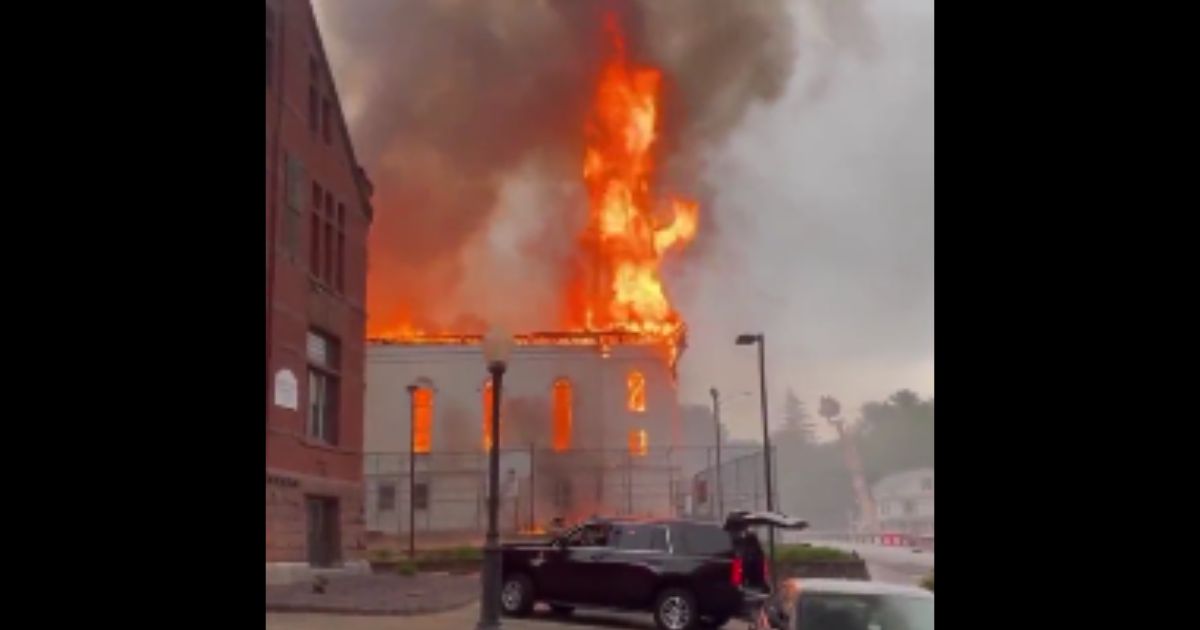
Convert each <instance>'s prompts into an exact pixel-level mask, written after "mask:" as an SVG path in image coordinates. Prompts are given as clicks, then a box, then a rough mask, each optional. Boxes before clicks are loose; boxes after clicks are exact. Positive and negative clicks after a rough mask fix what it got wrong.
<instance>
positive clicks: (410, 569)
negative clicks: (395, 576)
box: [396, 560, 417, 576]
mask: <svg viewBox="0 0 1200 630" xmlns="http://www.w3.org/2000/svg"><path fill="white" fill-rule="evenodd" d="M396 573H399V574H400V575H404V576H413V575H416V574H417V563H415V562H413V561H412V560H401V561H400V562H397V563H396Z"/></svg>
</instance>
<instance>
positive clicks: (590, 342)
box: [363, 15, 699, 536]
mask: <svg viewBox="0 0 1200 630" xmlns="http://www.w3.org/2000/svg"><path fill="white" fill-rule="evenodd" d="M602 31H603V34H604V35H605V37H606V38H607V40H608V42H609V45H608V47H607V56H606V58H605V60H604V62H603V63H601V64H599V65H598V66H597V72H596V79H595V84H594V86H593V93H592V98H591V103H590V105H589V107H588V112H587V117H586V123H585V124H584V125H583V128H582V130H581V131H582V134H581V137H582V139H583V142H582V144H581V147H580V148H581V149H582V152H581V154H580V155H579V164H578V168H579V171H580V172H581V175H582V189H583V190H586V193H587V204H586V206H587V220H586V224H585V225H584V224H583V222H581V228H580V230H579V232H578V233H577V234H576V237H575V238H574V250H573V253H574V259H573V260H572V261H571V264H570V265H569V270H570V271H569V273H568V274H565V275H569V276H570V277H569V278H564V280H563V281H564V283H565V284H564V286H561V287H557V288H556V291H558V294H559V295H560V296H561V302H562V309H561V310H562V311H563V314H562V316H561V318H560V321H559V322H558V323H557V324H556V325H555V326H556V327H555V328H552V329H551V330H550V331H545V330H546V327H545V326H541V325H539V326H536V327H535V326H533V325H530V326H528V327H527V328H526V329H521V328H519V327H517V333H518V334H517V335H516V336H515V337H514V341H515V347H514V351H513V355H512V357H511V359H510V360H509V362H508V368H507V371H506V373H505V377H504V383H503V388H502V392H501V397H502V404H501V412H500V444H499V445H498V446H499V449H500V451H501V467H500V474H501V479H500V484H501V488H502V492H503V495H502V496H501V523H500V524H501V527H502V528H503V529H505V530H508V531H513V530H517V529H537V528H539V527H545V526H546V525H547V524H549V523H550V522H551V521H552V520H553V519H555V518H562V519H564V520H567V521H570V520H574V519H578V518H581V517H586V516H588V515H591V514H594V513H598V514H628V515H657V516H665V515H671V514H676V513H678V512H679V511H680V510H681V509H682V506H683V504H684V501H683V498H684V496H685V495H686V493H687V490H688V485H687V484H686V483H685V482H684V481H683V475H682V474H681V471H680V466H679V461H680V459H681V457H680V455H681V453H680V452H679V451H678V450H677V449H678V448H679V439H680V434H681V432H680V428H681V427H680V408H679V401H678V398H677V387H676V386H677V384H676V365H677V362H678V360H679V357H680V355H681V352H682V350H683V348H684V345H685V331H686V326H685V325H684V322H683V320H682V318H681V316H680V315H679V313H678V312H677V311H676V310H675V309H674V308H673V306H672V305H671V303H670V300H669V299H668V297H667V292H666V290H665V287H664V285H663V282H662V272H661V264H662V262H663V260H664V258H665V257H667V256H668V255H670V254H672V253H673V252H677V251H678V250H680V249H682V248H683V247H684V246H686V245H687V244H688V243H689V242H691V241H692V240H693V238H694V237H695V235H696V232H697V229H698V227H699V225H698V224H699V204H698V203H696V202H695V201H692V200H690V199H686V198H683V197H678V196H674V195H672V194H668V193H665V192H663V189H662V188H660V187H658V186H656V183H655V181H654V179H655V175H656V159H658V158H659V157H660V156H658V155H657V153H658V152H659V148H658V146H657V144H658V143H657V140H658V139H659V138H658V136H659V134H660V131H661V129H660V127H661V122H662V121H661V120H660V118H661V116H660V114H661V112H662V111H663V109H662V103H661V98H662V94H661V91H662V83H663V75H662V71H661V70H659V69H658V68H656V67H653V66H650V65H646V64H642V63H638V62H635V61H633V60H631V59H630V57H629V53H628V52H627V51H626V47H625V42H624V39H623V35H622V31H621V27H620V25H619V23H618V21H617V20H616V19H614V18H613V16H611V15H610V16H608V18H606V19H605V20H604V21H603V29H602ZM581 205H582V204H581ZM558 289H561V290H560V291H559V290H558ZM415 315H421V314H420V313H416V314H415ZM389 316H392V314H390V313H387V314H384V315H382V316H377V315H376V314H375V313H373V314H372V318H374V322H375V323H374V324H371V326H370V328H371V334H370V335H369V337H370V339H369V341H368V347H367V353H366V381H367V384H366V394H365V428H364V448H363V450H364V478H365V484H366V488H365V497H366V499H365V503H366V510H365V511H366V515H365V516H366V526H367V529H368V531H374V532H380V533H385V534H396V535H399V534H404V533H407V532H410V531H416V532H417V533H418V534H419V535H421V536H427V535H429V534H434V533H446V534H450V535H454V534H464V533H480V532H482V531H483V529H484V526H485V523H486V481H487V477H486V475H487V472H486V471H487V465H486V464H487V457H486V454H487V452H488V449H489V448H490V447H491V446H492V445H491V444H489V442H488V440H489V438H488V436H489V435H490V433H489V430H490V429H489V428H490V423H491V418H490V410H491V406H492V403H491V401H492V395H493V390H492V386H491V383H490V380H489V374H488V372H487V370H486V367H485V362H484V358H483V353H482V350H481V347H480V342H481V338H482V333H483V332H484V329H486V327H487V326H486V325H477V326H473V327H472V326H458V327H455V326H449V327H446V326H429V325H417V324H416V323H414V322H412V321H384V322H382V323H380V317H382V318H385V319H386V318H387V317H389ZM393 319H394V317H393ZM414 319H418V318H416V317H414ZM480 319H482V320H487V319H488V318H487V317H486V313H483V314H482V316H481V317H480ZM537 330H541V331H544V332H534V331H537ZM434 331H436V332H434Z"/></svg>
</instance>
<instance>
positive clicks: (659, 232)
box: [369, 15, 699, 367]
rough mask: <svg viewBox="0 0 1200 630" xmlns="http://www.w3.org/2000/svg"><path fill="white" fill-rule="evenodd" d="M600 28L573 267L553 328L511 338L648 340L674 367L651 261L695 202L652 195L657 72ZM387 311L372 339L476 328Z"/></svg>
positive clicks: (682, 235)
mask: <svg viewBox="0 0 1200 630" xmlns="http://www.w3.org/2000/svg"><path fill="white" fill-rule="evenodd" d="M604 29H605V32H606V35H607V36H608V41H609V51H608V52H609V56H608V58H607V60H606V62H605V63H604V64H603V66H602V67H601V69H600V73H599V75H598V80H597V82H596V88H595V92H594V94H593V98H592V103H591V107H590V111H589V114H588V118H587V121H586V123H585V125H584V128H583V133H584V139H585V146H586V149H585V151H584V153H583V155H582V164H581V171H582V175H583V181H584V184H585V186H586V188H587V193H588V222H587V226H586V229H585V230H584V232H583V234H581V235H580V237H579V242H580V247H581V252H580V254H581V255H580V263H581V264H580V265H579V267H578V273H577V274H576V275H575V276H574V277H573V278H571V281H570V283H569V286H567V287H564V289H565V300H564V301H565V302H566V305H567V308H566V313H565V318H564V320H565V321H564V322H563V328H562V330H561V331H558V332H554V333H528V334H525V335H518V337H517V343H518V344H530V343H534V344H539V343H550V344H571V345H595V346H598V347H600V348H601V349H602V351H603V350H604V349H605V348H607V347H608V346H610V345H611V344H613V343H637V344H654V345H659V346H662V347H664V348H665V349H666V357H665V358H666V359H667V361H668V362H669V363H670V365H671V366H672V367H674V365H675V362H676V360H677V359H678V355H679V350H680V346H681V344H682V338H683V335H684V324H683V320H682V318H681V317H680V316H679V313H678V312H677V311H676V310H675V309H674V308H673V307H672V306H671V302H670V300H669V299H668V297H667V293H666V291H665V289H664V287H663V282H662V274H661V269H660V268H661V265H662V262H663V259H664V257H665V256H667V255H668V254H670V253H671V252H673V251H677V250H679V249H681V248H682V247H684V246H685V245H687V243H689V242H690V241H691V240H692V239H693V238H694V237H695V235H696V229H697V226H698V214H699V206H698V204H697V203H696V202H694V201H690V200H688V199H683V198H679V197H674V196H665V197H657V196H656V195H655V189H654V186H653V184H654V175H655V158H656V148H657V142H658V138H659V133H660V126H661V117H660V112H661V109H662V108H661V98H662V92H661V87H662V72H661V71H660V70H658V69H657V68H654V67H651V66H646V65H639V64H637V63H634V62H632V61H631V60H630V59H629V57H628V53H627V51H626V47H625V40H624V37H623V35H622V33H621V30H620V25H619V24H618V22H617V20H616V18H615V17H614V16H613V15H608V16H607V17H606V18H605V22H604ZM388 315H389V316H390V317H391V321H388V322H386V325H380V324H384V323H383V322H378V323H377V324H375V325H373V326H372V330H371V331H370V334H369V336H370V337H371V338H372V339H375V340H379V341H399V342H402V343H423V344H461V343H478V331H474V330H456V331H448V330H445V329H441V330H436V331H435V330H433V329H430V328H428V327H419V326H415V325H413V324H412V323H411V322H412V321H414V319H413V318H412V317H410V316H409V315H413V313H409V312H408V310H407V309H405V310H404V312H401V313H389V314H388ZM397 316H398V317H397ZM397 319H399V323H396V320H397Z"/></svg>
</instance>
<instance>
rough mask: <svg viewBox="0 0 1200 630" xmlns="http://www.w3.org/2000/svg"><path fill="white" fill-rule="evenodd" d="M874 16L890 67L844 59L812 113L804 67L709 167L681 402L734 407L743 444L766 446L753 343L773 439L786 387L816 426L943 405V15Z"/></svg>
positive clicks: (686, 285)
mask: <svg viewBox="0 0 1200 630" xmlns="http://www.w3.org/2000/svg"><path fill="white" fill-rule="evenodd" d="M871 6H872V11H873V15H874V17H875V25H876V27H877V29H878V35H879V40H880V41H879V43H880V49H881V50H880V54H879V55H878V56H877V57H876V58H875V59H874V60H872V61H870V62H859V61H857V60H853V59H844V60H842V63H841V64H840V65H839V67H838V68H837V75H836V78H835V83H834V84H833V85H832V86H831V87H830V89H829V90H828V92H827V94H826V95H825V97H824V98H823V99H822V100H821V101H819V102H816V103H813V104H808V105H802V104H801V101H802V100H803V98H804V93H805V81H804V78H805V77H804V71H805V66H804V64H803V62H801V63H799V64H798V66H797V75H796V76H794V77H793V78H792V81H791V82H790V85H789V91H788V93H787V94H786V95H785V96H784V97H783V98H782V99H780V100H779V101H776V102H774V103H772V104H769V105H767V106H764V107H762V108H759V109H758V110H756V111H753V112H752V113H751V114H750V115H749V116H748V117H747V119H746V120H745V121H744V122H743V123H742V125H741V127H740V128H739V129H738V130H737V131H735V132H734V134H733V136H732V137H731V138H730V141H729V142H728V145H727V147H726V148H725V150H724V151H723V152H722V155H721V156H720V158H718V159H717V160H714V163H713V164H712V165H711V167H710V171H711V173H710V178H711V181H712V182H713V185H714V187H715V189H716V190H717V195H718V198H719V203H718V204H717V208H718V215H717V217H716V219H717V221H718V222H719V224H720V225H719V228H720V229H719V233H720V234H719V237H718V243H717V248H718V253H717V255H716V256H708V257H706V258H705V259H703V260H701V261H697V262H696V263H695V264H694V265H690V266H689V267H687V268H685V269H677V270H675V271H676V273H677V275H676V276H675V277H674V278H673V280H674V283H673V286H675V287H676V288H678V289H680V291H679V292H678V294H677V295H678V303H679V308H680V310H681V311H682V312H683V313H684V315H685V318H686V320H687V322H688V326H689V332H690V343H689V348H688V350H687V353H686V355H685V358H684V360H683V361H682V370H681V375H680V388H681V397H682V398H683V399H684V400H686V401H696V402H703V401H706V400H707V391H708V388H709V387H712V386H715V387H717V388H718V389H719V390H721V391H722V392H725V394H724V399H725V400H726V402H725V403H724V405H723V412H724V413H723V416H724V417H725V418H727V419H728V420H727V422H728V423H729V425H730V430H731V433H732V435H733V436H734V437H739V438H753V437H755V436H756V435H760V433H759V432H760V431H761V429H760V427H761V425H760V424H759V420H758V417H759V408H758V398H757V391H758V381H757V369H756V365H755V363H756V360H757V358H756V356H755V354H754V351H753V348H749V347H736V346H734V345H733V339H734V337H736V336H737V334H738V333H741V332H759V331H762V332H764V333H765V335H766V339H767V345H766V347H767V372H768V375H769V378H768V384H767V387H768V401H769V404H770V412H771V414H773V421H772V424H773V425H774V424H775V423H776V422H778V421H780V420H781V418H780V410H781V408H782V401H783V397H784V393H785V391H786V389H787V388H791V389H793V390H794V391H795V392H796V395H797V396H798V397H799V398H800V399H801V400H803V401H804V402H805V403H806V405H807V407H808V409H809V410H810V411H815V409H816V407H817V401H818V399H819V397H820V396H822V395H832V396H834V397H836V398H838V399H839V400H840V401H841V402H842V409H843V410H844V412H845V413H850V414H853V413H855V412H856V411H857V409H858V408H859V407H860V405H861V404H862V403H864V402H868V401H872V400H881V399H883V398H884V397H886V396H887V395H889V394H890V393H891V392H894V391H896V390H898V389H901V388H908V389H912V390H914V391H916V392H917V393H918V394H920V395H921V396H922V397H929V396H932V395H933V391H934V388H933V371H934V370H933V348H934V345H933V343H934V335H933V303H934V296H933V295H934V294H933V248H934V241H933V233H934V228H933V214H934V194H933V192H934V155H933V148H934V131H933V130H934V120H933V116H934V105H933V70H934V65H933V1H932V0H911V1H910V0H877V1H876V2H874V3H872V5H871ZM746 392H753V395H752V396H747V395H744V394H745V393H746ZM850 419H851V420H853V416H851V417H850Z"/></svg>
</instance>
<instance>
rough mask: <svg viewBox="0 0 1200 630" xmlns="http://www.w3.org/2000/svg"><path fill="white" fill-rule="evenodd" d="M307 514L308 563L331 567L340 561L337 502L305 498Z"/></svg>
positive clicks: (326, 498)
mask: <svg viewBox="0 0 1200 630" xmlns="http://www.w3.org/2000/svg"><path fill="white" fill-rule="evenodd" d="M304 501H305V506H306V508H307V512H308V563H309V564H310V565H312V566H314V567H331V566H334V565H336V564H338V563H339V561H340V560H341V557H340V556H341V553H340V551H341V545H340V544H339V540H340V536H339V532H338V502H337V499H334V498H330V497H312V496H310V497H305V500H304Z"/></svg>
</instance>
